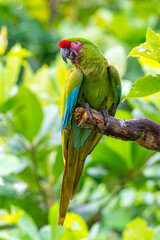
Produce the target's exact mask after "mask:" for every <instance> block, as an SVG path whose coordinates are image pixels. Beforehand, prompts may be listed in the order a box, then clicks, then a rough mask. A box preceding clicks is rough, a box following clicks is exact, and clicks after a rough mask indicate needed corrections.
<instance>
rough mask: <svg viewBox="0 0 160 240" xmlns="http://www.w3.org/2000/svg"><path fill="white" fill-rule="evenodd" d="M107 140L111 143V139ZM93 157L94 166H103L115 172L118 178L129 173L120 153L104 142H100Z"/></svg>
mask: <svg viewBox="0 0 160 240" xmlns="http://www.w3.org/2000/svg"><path fill="white" fill-rule="evenodd" d="M107 140H108V142H110V139H109V138H107ZM111 140H112V139H111ZM116 141H117V140H116ZM116 144H117V142H116ZM92 157H93V161H92V163H91V165H92V166H93V165H97V164H102V165H103V166H105V167H106V168H108V169H110V170H111V171H113V172H115V173H116V174H117V175H118V176H123V175H125V174H126V172H127V165H126V163H125V161H124V160H123V158H122V157H121V156H120V155H119V154H118V153H116V151H115V150H114V149H111V148H110V147H109V146H108V145H107V144H105V143H103V142H100V143H99V144H98V146H97V147H96V148H95V149H94V151H93V152H92Z"/></svg>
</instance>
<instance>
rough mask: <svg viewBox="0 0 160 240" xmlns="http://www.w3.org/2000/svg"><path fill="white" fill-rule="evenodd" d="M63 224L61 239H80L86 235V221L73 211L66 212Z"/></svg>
mask: <svg viewBox="0 0 160 240" xmlns="http://www.w3.org/2000/svg"><path fill="white" fill-rule="evenodd" d="M64 226H65V227H66V232H65V233H64V234H63V236H62V240H67V239H73V240H80V239H83V238H86V237H87V236H88V227H87V224H86V222H85V221H84V220H83V218H82V217H80V216H79V215H77V214H75V213H67V215H66V218H65V221H64Z"/></svg>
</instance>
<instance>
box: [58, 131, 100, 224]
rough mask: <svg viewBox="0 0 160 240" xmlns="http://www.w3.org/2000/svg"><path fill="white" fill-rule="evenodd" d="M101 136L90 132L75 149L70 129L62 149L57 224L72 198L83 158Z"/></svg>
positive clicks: (83, 161) (82, 164) (62, 221)
mask: <svg viewBox="0 0 160 240" xmlns="http://www.w3.org/2000/svg"><path fill="white" fill-rule="evenodd" d="M97 136H98V137H97ZM62 137H63V136H62ZM101 137H102V135H100V134H97V133H96V132H91V134H90V135H89V136H88V138H87V140H86V141H85V142H84V144H83V146H81V147H80V148H78V149H77V148H76V147H75V145H74V143H73V141H74V137H73V130H72V129H71V130H70V133H69V137H68V141H67V145H66V146H67V148H66V149H63V150H64V151H63V156H64V158H65V159H64V172H63V180H62V188H61V195H60V203H59V216H58V225H63V223H64V219H65V215H66V213H67V210H68V205H69V202H70V200H72V199H73V198H74V195H75V193H76V191H77V188H78V185H79V181H80V178H81V174H82V171H83V167H84V163H85V159H86V157H87V155H88V154H89V152H91V151H92V150H93V148H94V147H95V145H96V144H97V143H98V142H99V141H100V139H101ZM95 143H96V144H95Z"/></svg>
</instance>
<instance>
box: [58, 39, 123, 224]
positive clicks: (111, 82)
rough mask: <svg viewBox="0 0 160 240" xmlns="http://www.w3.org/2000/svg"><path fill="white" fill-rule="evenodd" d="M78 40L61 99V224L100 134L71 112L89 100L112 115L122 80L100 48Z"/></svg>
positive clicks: (72, 40) (95, 107) (92, 104)
mask: <svg viewBox="0 0 160 240" xmlns="http://www.w3.org/2000/svg"><path fill="white" fill-rule="evenodd" d="M66 40H68V41H69V42H75V41H80V42H81V43H82V44H83V46H82V48H81V49H80V50H79V52H78V54H77V56H76V61H75V69H74V70H72V71H71V73H70V74H69V76H68V77H67V79H66V81H65V86H64V91H63V93H62V101H61V120H62V128H63V129H62V147H63V159H64V167H65V168H64V174H63V182H62V190H61V197H60V207H59V220H58V223H59V224H63V221H64V219H65V215H66V212H67V209H68V204H69V201H70V199H73V197H74V195H75V193H76V190H77V187H78V184H79V180H80V177H81V173H82V170H83V166H84V163H85V159H86V157H87V155H88V154H89V153H90V152H91V151H92V150H93V149H94V147H95V146H96V145H97V143H98V142H99V141H100V139H101V137H102V135H101V134H98V133H96V132H94V131H91V130H88V129H79V128H78V127H77V125H76V122H75V120H74V117H73V115H72V113H73V110H74V107H75V105H76V104H77V103H88V104H89V105H90V107H91V108H94V109H96V110H101V109H107V110H108V112H109V114H110V115H114V114H115V111H116V108H117V106H118V104H119V101H120V94H121V83H120V78H119V74H118V72H117V70H116V69H115V68H114V67H113V66H109V65H108V61H107V60H106V59H105V58H104V56H103V54H102V53H101V51H100V50H99V48H98V47H97V46H96V45H95V44H93V43H92V42H90V41H88V40H86V39H83V38H68V39H66Z"/></svg>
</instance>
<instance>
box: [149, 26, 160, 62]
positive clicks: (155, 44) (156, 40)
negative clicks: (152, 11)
mask: <svg viewBox="0 0 160 240" xmlns="http://www.w3.org/2000/svg"><path fill="white" fill-rule="evenodd" d="M146 41H147V45H148V47H149V49H151V51H152V52H153V54H154V55H155V57H156V60H157V61H158V62H160V34H158V33H155V32H154V31H152V29H151V28H148V30H147V35H146Z"/></svg>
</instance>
